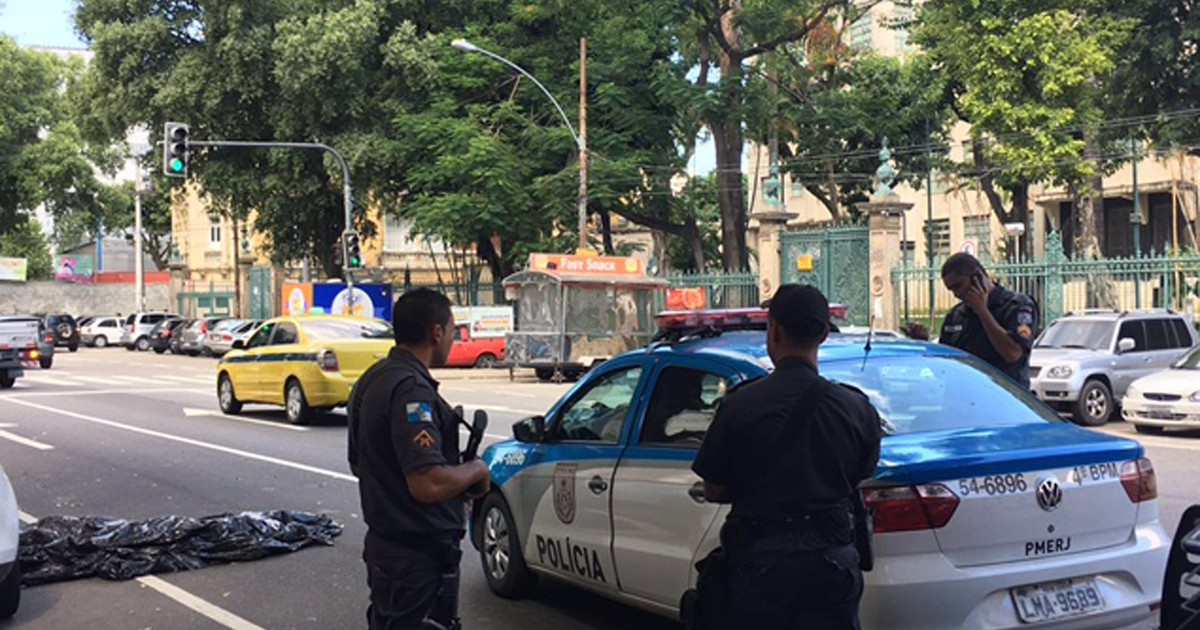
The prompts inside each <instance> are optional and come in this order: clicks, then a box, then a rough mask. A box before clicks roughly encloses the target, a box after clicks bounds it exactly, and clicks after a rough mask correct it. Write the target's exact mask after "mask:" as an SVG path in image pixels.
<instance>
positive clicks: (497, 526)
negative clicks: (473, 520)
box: [479, 492, 535, 599]
mask: <svg viewBox="0 0 1200 630" xmlns="http://www.w3.org/2000/svg"><path fill="white" fill-rule="evenodd" d="M482 513H483V516H482V517H481V518H480V519H479V529H480V531H479V559H480V561H481V563H482V565H483V576H484V578H485V579H487V584H488V588H490V589H492V592H493V593H495V594H497V595H499V596H500V597H504V598H506V599H517V598H520V597H523V596H524V595H526V594H527V593H528V592H529V589H530V588H532V587H533V585H534V577H535V576H534V575H533V574H532V573H530V571H529V567H527V566H525V558H524V556H522V555H521V543H520V539H519V537H518V535H517V530H516V528H515V527H513V518H512V512H510V511H509V509H508V504H507V503H505V501H504V497H502V496H500V494H499V493H497V492H493V493H491V494H489V495H488V497H487V498H486V499H484V501H483V507H482Z"/></svg>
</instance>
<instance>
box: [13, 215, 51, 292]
mask: <svg viewBox="0 0 1200 630" xmlns="http://www.w3.org/2000/svg"><path fill="white" fill-rule="evenodd" d="M0 256H4V257H5V258H24V259H25V275H26V277H27V278H28V279H29V280H49V279H51V278H53V277H54V263H53V261H52V260H51V259H50V246H49V245H48V244H47V243H46V236H45V235H44V234H42V226H41V225H40V224H38V222H37V221H35V220H33V219H31V218H29V217H23V218H22V219H21V220H20V222H19V223H18V224H17V225H15V226H13V228H12V229H10V230H8V231H7V232H5V233H4V234H2V235H0Z"/></svg>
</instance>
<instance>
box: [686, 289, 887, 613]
mask: <svg viewBox="0 0 1200 630" xmlns="http://www.w3.org/2000/svg"><path fill="white" fill-rule="evenodd" d="M828 334H829V303H828V302H827V301H826V299H825V296H824V295H822V294H821V292H820V291H819V290H817V289H816V288H814V287H811V286H805V285H794V284H790V285H784V286H781V287H779V290H778V291H776V293H775V295H774V297H773V298H772V299H771V301H770V303H769V309H768V319H767V353H768V354H769V355H770V357H771V360H772V362H773V363H774V364H775V370H774V371H773V372H772V373H771V374H770V375H769V376H767V377H765V378H763V379H761V380H758V381H754V382H751V383H749V384H747V385H745V386H744V387H739V388H736V389H735V390H734V391H732V392H730V393H729V394H728V395H727V396H726V397H725V399H724V400H723V401H722V402H721V405H720V407H719V408H718V409H717V414H716V417H715V418H714V419H713V422H712V425H711V426H710V427H709V430H708V433H707V435H706V437H705V439H704V443H703V445H702V446H701V448H700V452H699V453H698V454H697V456H696V460H695V463H694V464H693V466H692V469H693V470H694V471H695V472H696V474H698V475H700V477H701V478H703V479H704V490H705V497H706V498H707V499H708V500H709V501H712V502H717V503H732V504H733V505H732V509H731V510H730V515H729V518H728V520H727V521H726V523H725V525H724V526H723V528H722V532H721V543H722V547H723V549H724V552H725V554H726V555H727V557H728V562H727V569H726V570H725V576H726V577H725V579H726V584H727V590H726V591H725V593H726V596H727V598H728V612H729V614H728V616H727V617H726V618H725V621H724V622H723V625H721V627H726V628H731V629H732V628H772V629H786V628H797V629H800V628H803V629H805V630H821V629H824V628H830V629H833V628H837V629H839V630H841V629H846V628H853V629H857V628H859V620H858V604H859V600H860V599H861V597H862V592H863V577H862V571H861V569H860V568H859V562H860V558H859V554H858V552H857V550H856V548H855V545H854V540H855V532H854V525H853V523H854V520H853V518H852V515H851V512H852V509H853V507H852V503H853V501H852V499H853V497H854V496H855V493H856V492H857V488H858V484H859V483H860V482H862V481H863V480H864V479H867V478H869V477H870V476H871V475H872V474H873V473H874V471H875V464H876V461H877V460H878V459H879V441H880V437H881V433H882V431H881V426H880V424H881V423H880V419H879V415H878V413H877V412H876V411H875V408H874V407H872V406H871V403H870V402H869V401H868V400H867V397H866V396H865V395H864V394H863V393H862V392H860V391H858V390H855V389H852V388H849V387H845V386H842V385H838V384H835V383H832V382H830V381H826V380H825V379H823V378H821V377H820V376H819V374H818V371H817V349H818V347H819V346H820V345H821V343H822V342H823V341H824V340H825V338H826V336H828ZM703 597H704V595H703V593H702V594H701V601H700V603H699V610H701V611H704V610H705V609H706V607H705V605H704V601H703ZM701 614H703V613H701ZM702 625H703V624H702Z"/></svg>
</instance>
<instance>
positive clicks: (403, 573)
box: [363, 533, 447, 630]
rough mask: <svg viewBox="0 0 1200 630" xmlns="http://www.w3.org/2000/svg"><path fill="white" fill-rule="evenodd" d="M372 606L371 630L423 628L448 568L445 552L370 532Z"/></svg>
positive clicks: (367, 556)
mask: <svg viewBox="0 0 1200 630" xmlns="http://www.w3.org/2000/svg"><path fill="white" fill-rule="evenodd" d="M363 561H364V562H366V564H367V585H368V586H369V587H370V589H371V606H370V607H369V608H367V625H368V627H369V628H370V630H422V629H423V628H424V627H425V618H426V617H427V616H430V615H434V616H437V615H436V612H435V611H434V606H435V604H436V603H437V602H438V593H439V590H440V589H441V586H442V574H443V573H444V572H445V570H446V569H447V564H446V557H445V554H439V553H431V551H430V550H429V549H417V548H414V547H412V546H402V545H397V544H394V543H389V542H387V541H383V540H380V539H379V538H377V537H374V536H372V535H371V534H369V533H368V534H367V537H366V542H365V545H364V547H363Z"/></svg>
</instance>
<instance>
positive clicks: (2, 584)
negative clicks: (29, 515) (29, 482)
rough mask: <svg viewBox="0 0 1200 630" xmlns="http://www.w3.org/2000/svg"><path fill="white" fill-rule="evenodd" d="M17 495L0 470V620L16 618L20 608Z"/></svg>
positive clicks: (19, 524)
mask: <svg viewBox="0 0 1200 630" xmlns="http://www.w3.org/2000/svg"><path fill="white" fill-rule="evenodd" d="M18 514H19V512H18V509H17V495H16V493H14V492H13V487H12V482H10V481H9V480H8V475H7V474H5V473H4V469H3V468H2V467H0V619H8V618H9V617H12V616H13V615H15V614H17V608H19V607H20V605H21V563H20V562H18V561H17V551H18V547H19V542H20V535H21V523H20V521H19V520H18V516H17V515H18Z"/></svg>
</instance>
